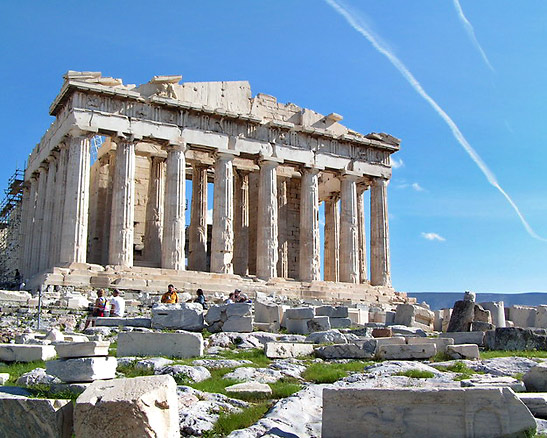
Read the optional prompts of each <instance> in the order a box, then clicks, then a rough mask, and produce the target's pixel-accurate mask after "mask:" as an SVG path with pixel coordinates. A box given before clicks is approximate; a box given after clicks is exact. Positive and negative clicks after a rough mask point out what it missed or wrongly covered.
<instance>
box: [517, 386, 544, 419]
mask: <svg viewBox="0 0 547 438" xmlns="http://www.w3.org/2000/svg"><path fill="white" fill-rule="evenodd" d="M517 397H518V398H519V399H520V400H521V401H522V402H523V403H524V404H525V405H526V407H527V408H528V409H530V412H531V413H532V415H533V416H534V417H536V418H543V419H547V392H535V393H533V392H531V393H524V392H522V393H520V394H517Z"/></svg>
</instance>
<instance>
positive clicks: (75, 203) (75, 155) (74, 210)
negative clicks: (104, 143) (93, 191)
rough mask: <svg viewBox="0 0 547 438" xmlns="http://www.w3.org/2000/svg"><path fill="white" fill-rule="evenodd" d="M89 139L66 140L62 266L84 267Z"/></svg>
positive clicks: (75, 138) (87, 204) (73, 138)
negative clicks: (67, 145)
mask: <svg viewBox="0 0 547 438" xmlns="http://www.w3.org/2000/svg"><path fill="white" fill-rule="evenodd" d="M89 160H90V156H89V138H88V137H86V136H81V135H76V136H72V137H71V138H70V140H69V150H68V162H67V177H66V187H65V202H64V207H63V229H62V232H61V239H60V240H61V249H60V262H61V264H70V263H85V261H86V253H87V222H88V209H89V176H90V169H89Z"/></svg>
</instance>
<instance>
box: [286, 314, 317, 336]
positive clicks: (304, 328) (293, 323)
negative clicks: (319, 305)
mask: <svg viewBox="0 0 547 438" xmlns="http://www.w3.org/2000/svg"><path fill="white" fill-rule="evenodd" d="M309 321H311V319H290V318H285V327H286V328H287V331H288V332H289V333H296V334H299V335H307V334H309V333H310V329H309V327H308V322H309Z"/></svg>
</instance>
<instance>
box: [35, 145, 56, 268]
mask: <svg viewBox="0 0 547 438" xmlns="http://www.w3.org/2000/svg"><path fill="white" fill-rule="evenodd" d="M53 154H54V155H51V156H49V158H48V163H49V165H48V172H47V181H46V193H45V199H44V219H43V222H42V237H41V239H42V240H41V242H40V269H39V270H40V271H43V270H44V269H46V268H49V266H50V265H49V260H50V256H51V252H52V251H51V246H50V243H51V237H52V232H53V209H54V202H55V175H56V171H57V153H56V152H54V153H53Z"/></svg>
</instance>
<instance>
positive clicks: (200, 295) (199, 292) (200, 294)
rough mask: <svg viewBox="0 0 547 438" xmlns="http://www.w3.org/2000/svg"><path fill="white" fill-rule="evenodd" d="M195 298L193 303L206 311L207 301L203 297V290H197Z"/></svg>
mask: <svg viewBox="0 0 547 438" xmlns="http://www.w3.org/2000/svg"><path fill="white" fill-rule="evenodd" d="M196 295H197V297H196V298H195V299H194V303H199V304H201V307H203V308H204V309H207V300H206V299H205V295H204V294H203V290H201V289H198V290H197V291H196Z"/></svg>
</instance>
